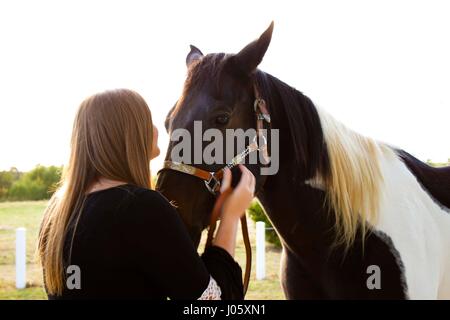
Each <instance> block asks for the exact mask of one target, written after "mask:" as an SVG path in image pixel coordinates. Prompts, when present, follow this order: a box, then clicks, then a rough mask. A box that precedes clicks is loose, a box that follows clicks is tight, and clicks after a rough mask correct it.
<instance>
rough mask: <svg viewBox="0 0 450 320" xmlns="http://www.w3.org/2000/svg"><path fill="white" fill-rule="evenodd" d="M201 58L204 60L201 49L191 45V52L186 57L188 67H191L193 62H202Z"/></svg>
mask: <svg viewBox="0 0 450 320" xmlns="http://www.w3.org/2000/svg"><path fill="white" fill-rule="evenodd" d="M201 58H203V53H202V52H201V51H200V49H199V48H197V47H196V46H193V45H192V44H191V51H190V52H189V53H188V55H187V57H186V66H188V67H189V66H190V65H191V63H192V62H194V61H197V60H200V59H201Z"/></svg>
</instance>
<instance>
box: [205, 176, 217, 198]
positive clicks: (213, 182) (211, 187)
mask: <svg viewBox="0 0 450 320" xmlns="http://www.w3.org/2000/svg"><path fill="white" fill-rule="evenodd" d="M210 174H211V177H210V178H209V180H208V181H205V185H206V188H207V189H208V191H209V192H211V193H212V194H213V195H216V193H217V191H218V190H219V188H220V180H218V179H217V178H216V176H215V174H214V172H210Z"/></svg>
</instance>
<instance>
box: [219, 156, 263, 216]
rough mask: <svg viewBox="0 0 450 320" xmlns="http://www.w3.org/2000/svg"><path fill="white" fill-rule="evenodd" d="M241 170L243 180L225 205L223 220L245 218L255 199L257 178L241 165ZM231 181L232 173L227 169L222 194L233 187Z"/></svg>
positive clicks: (224, 174) (221, 189)
mask: <svg viewBox="0 0 450 320" xmlns="http://www.w3.org/2000/svg"><path fill="white" fill-rule="evenodd" d="M239 169H241V171H242V175H241V180H240V181H239V184H238V185H237V186H236V188H235V189H234V190H233V192H232V193H231V195H230V196H229V197H228V199H227V201H226V202H225V204H224V205H223V209H222V218H236V219H239V218H240V217H242V216H243V214H244V212H245V210H246V209H247V208H248V206H249V205H250V202H251V201H252V199H253V197H254V194H255V176H254V175H253V173H251V172H250V170H248V169H247V168H246V167H245V166H243V165H241V164H240V165H239ZM231 179H232V176H231V171H230V169H228V168H226V169H225V170H224V172H223V179H222V187H221V188H220V191H221V192H223V191H225V190H226V189H228V188H229V187H230V186H231Z"/></svg>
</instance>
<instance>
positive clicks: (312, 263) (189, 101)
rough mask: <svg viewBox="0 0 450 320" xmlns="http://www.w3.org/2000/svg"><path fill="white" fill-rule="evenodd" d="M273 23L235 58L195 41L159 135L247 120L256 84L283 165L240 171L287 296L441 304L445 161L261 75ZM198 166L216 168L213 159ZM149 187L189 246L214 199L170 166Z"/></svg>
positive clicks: (447, 240)
mask: <svg viewBox="0 0 450 320" xmlns="http://www.w3.org/2000/svg"><path fill="white" fill-rule="evenodd" d="M272 30H273V24H272V25H271V26H270V27H269V28H268V29H267V30H266V31H265V32H264V33H263V34H262V35H261V37H260V38H259V39H257V40H255V41H254V42H252V43H250V44H249V45H247V46H246V47H245V48H244V49H242V50H241V51H240V52H239V53H238V54H223V53H216V54H208V55H206V56H205V55H203V54H202V53H201V51H200V50H198V49H197V48H195V47H192V50H191V52H190V53H189V54H188V56H187V65H188V77H187V79H186V82H185V87H184V91H183V94H182V96H181V97H180V99H179V100H178V103H177V105H176V106H175V107H174V108H173V109H172V110H171V111H170V113H169V115H168V118H167V129H168V132H169V133H173V132H174V130H175V129H178V128H183V129H186V130H188V131H191V132H192V130H193V122H194V121H195V120H199V121H202V124H203V129H204V130H206V129H209V128H217V129H219V130H221V131H224V130H225V129H229V128H232V129H237V128H243V129H247V128H252V127H254V126H255V118H254V110H253V102H254V99H255V95H254V91H253V86H254V85H256V86H257V87H258V88H259V91H260V94H261V96H262V97H263V98H264V99H265V100H266V101H267V104H268V107H269V111H270V115H271V118H272V121H271V129H278V130H279V137H280V138H279V158H280V167H279V171H278V173H277V174H276V175H271V176H261V175H260V170H259V169H260V166H261V165H260V164H253V165H252V164H250V165H248V167H249V168H250V169H251V170H252V172H253V173H254V174H255V176H256V178H257V197H258V199H259V201H260V202H261V203H262V205H263V206H264V208H265V210H266V212H267V214H268V217H269V218H270V220H271V222H272V223H273V225H274V227H275V228H276V230H277V232H278V234H279V235H280V237H281V240H282V245H283V258H282V262H281V264H282V268H281V273H282V274H281V275H282V277H281V278H282V287H283V289H284V292H285V295H286V297H287V298H289V299H346V298H350V299H403V298H411V299H437V298H442V299H445V298H447V299H449V298H450V213H449V211H450V210H449V208H450V167H446V168H439V169H438V168H432V167H429V166H428V165H426V164H424V163H422V162H420V161H419V160H417V159H415V158H414V157H412V156H411V155H409V154H408V153H406V152H404V151H401V150H399V149H397V148H393V147H391V146H389V145H386V144H384V143H380V142H377V141H374V140H372V139H370V138H367V137H364V136H362V135H360V134H358V133H356V132H354V131H352V130H350V129H348V128H347V127H346V126H344V125H343V124H341V123H339V122H338V121H336V120H335V119H334V118H333V117H332V116H330V115H329V114H327V113H326V112H325V111H323V110H322V109H320V108H318V107H316V106H315V105H314V103H313V102H312V101H311V100H310V99H309V98H308V97H306V96H305V95H303V94H302V93H301V92H299V91H297V90H296V89H294V88H292V87H290V86H289V85H287V84H285V83H283V82H282V81H280V80H279V79H277V78H275V77H274V76H272V75H270V74H267V73H265V72H263V71H261V70H258V69H257V67H258V65H259V64H260V62H261V61H262V59H263V57H264V55H265V53H266V50H267V48H268V46H269V43H270V40H271V36H272ZM269 137H270V135H269ZM269 142H270V141H269ZM174 145H176V142H174V141H172V142H171V143H170V145H169V149H168V151H167V156H166V160H171V159H170V156H171V150H172V148H173V147H174ZM269 146H270V143H269ZM225 160H227V159H225ZM228 160H229V159H228ZM224 162H225V161H224ZM197 166H198V167H199V168H202V169H205V170H208V171H211V172H213V171H216V170H217V169H219V168H220V167H221V166H222V165H220V164H213V165H208V164H205V163H202V164H199V165H197ZM157 188H158V189H159V190H160V191H162V192H163V194H165V195H166V197H167V198H168V199H169V200H172V201H174V202H175V203H176V204H177V206H178V211H179V213H180V215H181V217H182V218H183V221H184V222H185V224H186V226H187V228H188V230H189V232H190V234H191V236H192V239H193V241H194V243H195V244H196V245H198V243H199V238H200V233H201V231H202V230H203V229H204V228H205V227H206V226H207V225H208V216H209V214H210V212H211V209H212V206H213V203H214V197H213V196H212V195H211V194H210V193H209V192H208V191H207V190H206V188H205V185H204V183H203V181H200V180H199V179H197V178H195V177H192V176H190V175H185V174H183V173H180V172H175V171H170V170H167V171H163V172H161V174H160V176H159V179H158V184H157ZM374 277H376V278H374Z"/></svg>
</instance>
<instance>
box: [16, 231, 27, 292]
mask: <svg viewBox="0 0 450 320" xmlns="http://www.w3.org/2000/svg"><path fill="white" fill-rule="evenodd" d="M26 232H27V230H26V229H25V228H17V229H16V288H17V289H24V288H25V287H26V284H27V280H26V277H27V276H26V272H27V243H26Z"/></svg>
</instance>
